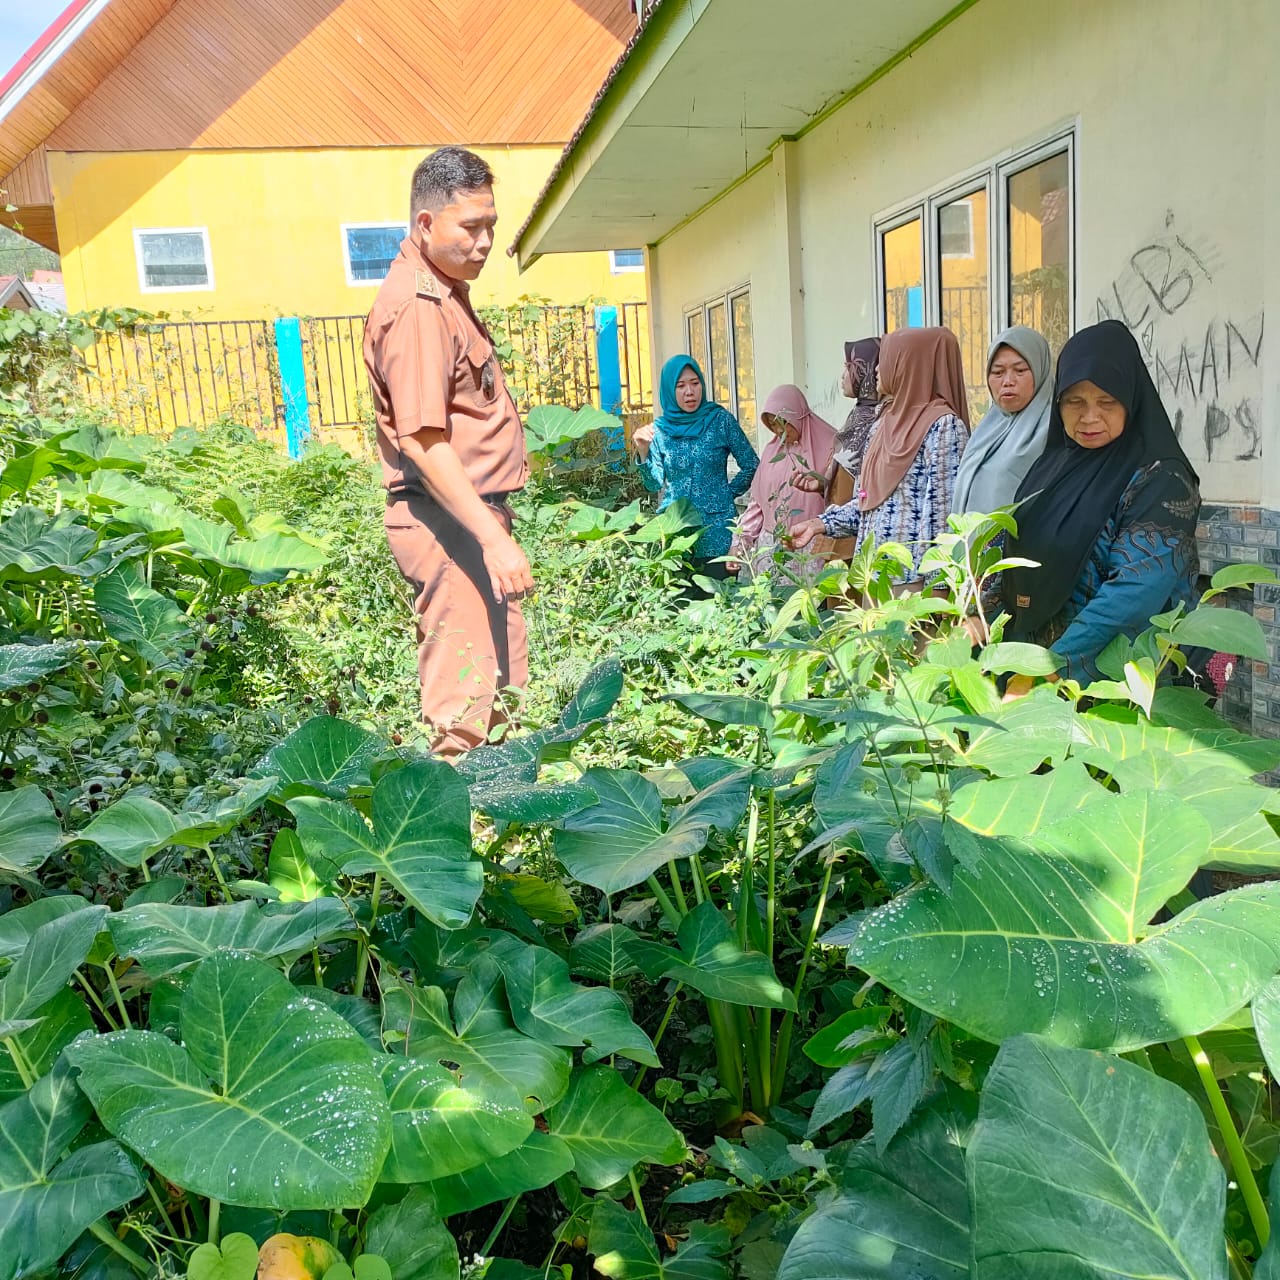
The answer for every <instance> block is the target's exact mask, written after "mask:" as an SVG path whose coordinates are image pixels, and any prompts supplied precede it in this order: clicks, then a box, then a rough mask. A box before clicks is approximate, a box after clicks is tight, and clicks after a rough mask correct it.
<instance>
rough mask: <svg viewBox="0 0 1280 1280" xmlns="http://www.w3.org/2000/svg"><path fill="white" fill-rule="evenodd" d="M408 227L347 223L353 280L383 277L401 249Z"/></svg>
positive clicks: (372, 279) (348, 251)
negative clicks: (349, 224)
mask: <svg viewBox="0 0 1280 1280" xmlns="http://www.w3.org/2000/svg"><path fill="white" fill-rule="evenodd" d="M404 237H405V228H404V227H402V226H396V227H348V228H347V257H348V259H349V260H350V262H351V278H352V279H353V280H369V281H375V282H376V281H378V280H381V279H383V278H384V277H385V276H386V274H387V271H388V270H389V269H390V267H391V264H392V262H394V261H395V257H396V254H398V253H399V252H400V241H401V240H403V239H404Z"/></svg>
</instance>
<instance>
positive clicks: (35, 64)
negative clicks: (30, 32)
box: [0, 0, 111, 123]
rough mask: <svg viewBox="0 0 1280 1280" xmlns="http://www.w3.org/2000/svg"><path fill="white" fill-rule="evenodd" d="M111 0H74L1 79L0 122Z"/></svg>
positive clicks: (42, 77)
mask: <svg viewBox="0 0 1280 1280" xmlns="http://www.w3.org/2000/svg"><path fill="white" fill-rule="evenodd" d="M110 3H111V0H73V2H72V3H71V4H69V5H68V6H67V7H66V8H65V9H64V10H63V11H62V12H61V13H60V14H59V15H58V16H57V17H56V18H55V19H54V20H53V22H51V23H50V24H49V26H48V27H47V28H45V30H44V32H43V33H42V34H41V35H40V36H39V38H38V39H37V40H36V42H35V44H33V45H32V46H31V48H30V49H28V50H27V52H26V53H24V54H23V55H22V57H21V58H19V59H18V61H17V62H16V63H15V64H14V66H13V68H12V69H11V70H10V71H9V73H8V74H7V75H5V76H4V77H3V79H0V123H3V122H4V120H5V118H6V117H7V116H8V115H9V113H10V112H11V111H12V110H13V109H14V107H16V106H17V105H18V103H20V102H21V101H22V100H23V98H25V97H26V96H27V94H28V93H30V92H31V90H32V89H33V88H35V86H36V85H37V84H39V83H40V81H41V80H42V79H44V77H45V75H46V74H47V72H48V71H49V68H50V67H52V66H53V64H54V63H55V62H57V61H58V59H59V58H61V57H62V55H63V54H64V53H66V51H67V50H68V49H70V48H71V46H72V45H73V44H75V42H76V41H77V40H79V39H80V37H81V36H82V35H83V34H84V32H85V30H86V29H87V28H88V27H89V25H90V24H91V23H92V22H93V20H94V19H95V18H96V17H97V16H98V15H99V14H100V13H101V12H102V11H103V9H105V8H106V7H107V5H109V4H110Z"/></svg>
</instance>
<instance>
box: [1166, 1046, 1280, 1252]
mask: <svg viewBox="0 0 1280 1280" xmlns="http://www.w3.org/2000/svg"><path fill="white" fill-rule="evenodd" d="M1182 1043H1183V1044H1185V1045H1186V1046H1187V1051H1188V1052H1189V1053H1190V1054H1191V1061H1192V1062H1193V1063H1194V1064H1195V1068H1196V1074H1197V1075H1198V1076H1199V1077H1200V1084H1201V1085H1202V1086H1203V1088H1204V1092H1205V1096H1206V1097H1207V1098H1208V1099H1209V1107H1210V1109H1211V1110H1212V1111H1213V1117H1214V1119H1215V1120H1216V1121H1217V1122H1218V1129H1219V1130H1220V1131H1221V1133H1222V1141H1223V1143H1224V1144H1225V1146H1226V1148H1227V1156H1228V1158H1229V1159H1230V1161H1231V1171H1232V1173H1234V1174H1235V1179H1236V1185H1237V1186H1238V1187H1239V1188H1240V1194H1241V1195H1242V1196H1244V1203H1245V1207H1246V1208H1247V1209H1248V1210H1249V1219H1250V1221H1251V1222H1252V1223H1253V1229H1254V1232H1255V1233H1256V1234H1257V1237H1258V1247H1259V1248H1260V1249H1261V1248H1265V1247H1266V1244H1267V1241H1268V1240H1269V1239H1270V1238H1271V1220H1270V1218H1269V1217H1268V1216H1267V1206H1266V1204H1265V1203H1264V1202H1263V1199H1262V1193H1261V1192H1260V1191H1259V1190H1258V1182H1257V1179H1256V1178H1254V1176H1253V1170H1252V1169H1251V1168H1250V1167H1249V1158H1248V1156H1246V1155H1245V1151H1244V1143H1242V1142H1241V1141H1240V1135H1239V1134H1238V1133H1237V1132H1236V1126H1235V1121H1234V1120H1233V1119H1232V1118H1231V1110H1230V1108H1229V1107H1228V1106H1227V1100H1226V1098H1224V1097H1223V1096H1222V1089H1221V1087H1220V1086H1219V1085H1218V1081H1217V1078H1216V1077H1215V1076H1214V1074H1213V1066H1212V1065H1211V1063H1210V1062H1209V1055H1208V1054H1207V1053H1205V1051H1204V1050H1203V1049H1202V1048H1201V1047H1200V1041H1199V1040H1197V1039H1196V1037H1195V1036H1185V1037H1184V1038H1183V1041H1182Z"/></svg>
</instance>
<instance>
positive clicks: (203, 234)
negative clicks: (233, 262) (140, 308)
mask: <svg viewBox="0 0 1280 1280" xmlns="http://www.w3.org/2000/svg"><path fill="white" fill-rule="evenodd" d="M197 234H198V235H199V236H200V239H201V241H202V242H203V244H204V265H205V274H206V276H207V277H208V279H207V280H206V282H205V283H204V284H148V283H147V264H146V262H145V261H143V257H142V237H143V236H186V235H197ZM133 257H134V261H135V262H136V263H137V264H138V288H139V289H140V290H141V291H142V292H143V293H212V292H213V289H214V280H213V249H212V248H211V247H210V245H209V228H208V227H134V229H133Z"/></svg>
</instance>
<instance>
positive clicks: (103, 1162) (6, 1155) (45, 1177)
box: [0, 1070, 146, 1280]
mask: <svg viewBox="0 0 1280 1280" xmlns="http://www.w3.org/2000/svg"><path fill="white" fill-rule="evenodd" d="M90 1114H91V1112H90V1109H89V1104H88V1102H87V1101H86V1100H85V1098H84V1096H83V1095H82V1094H81V1092H80V1090H79V1089H77V1088H76V1085H75V1082H74V1081H73V1080H72V1079H71V1075H70V1072H68V1071H66V1070H55V1071H53V1072H51V1073H50V1074H49V1075H47V1076H44V1077H42V1078H41V1079H40V1080H37V1081H36V1083H35V1084H34V1085H32V1087H31V1089H30V1091H29V1092H28V1093H26V1094H24V1095H23V1096H22V1097H19V1098H15V1099H14V1100H13V1101H12V1102H6V1103H5V1104H4V1105H3V1106H0V1242H3V1243H2V1245H0V1280H18V1277H24V1276H32V1275H35V1274H37V1273H38V1272H40V1271H42V1270H43V1269H44V1268H45V1267H50V1266H52V1265H53V1264H54V1263H55V1262H57V1260H58V1259H59V1258H60V1257H61V1256H62V1255H63V1254H64V1253H65V1252H66V1251H67V1250H68V1249H69V1248H70V1247H71V1246H72V1245H73V1244H74V1243H75V1241H76V1238H77V1237H78V1236H79V1235H80V1233H81V1232H82V1231H84V1230H86V1229H87V1228H88V1227H89V1226H91V1225H92V1224H93V1223H95V1222H97V1220H98V1219H99V1218H101V1217H102V1215H103V1214H104V1213H109V1212H110V1211H111V1210H112V1209H118V1208H119V1207H120V1206H121V1205H122V1204H127V1203H128V1202H129V1201H130V1200H133V1199H134V1198H136V1197H137V1196H140V1195H141V1194H142V1192H143V1189H144V1188H145V1186H146V1183H145V1182H144V1180H143V1178H142V1176H141V1174H139V1173H138V1170H137V1169H136V1168H135V1167H134V1165H133V1162H132V1161H131V1160H130V1159H129V1157H128V1156H127V1155H126V1154H125V1152H124V1151H122V1150H121V1149H120V1147H119V1146H118V1145H117V1144H116V1143H114V1142H98V1143H94V1144H93V1145H91V1146H86V1147H81V1148H79V1150H77V1151H75V1152H73V1153H72V1154H71V1155H69V1156H68V1157H67V1158H66V1159H65V1160H62V1161H61V1163H59V1157H60V1156H61V1155H62V1153H63V1152H64V1151H65V1150H66V1149H67V1147H68V1146H69V1145H70V1144H71V1142H72V1140H73V1139H74V1138H75V1137H76V1135H77V1134H78V1133H79V1132H80V1130H81V1129H82V1128H83V1127H84V1125H85V1122H86V1121H87V1120H88V1119H89V1116H90Z"/></svg>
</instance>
